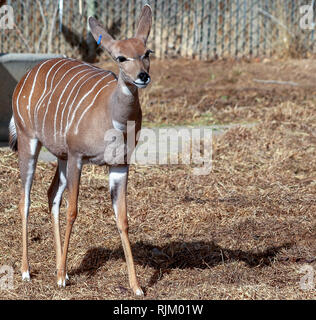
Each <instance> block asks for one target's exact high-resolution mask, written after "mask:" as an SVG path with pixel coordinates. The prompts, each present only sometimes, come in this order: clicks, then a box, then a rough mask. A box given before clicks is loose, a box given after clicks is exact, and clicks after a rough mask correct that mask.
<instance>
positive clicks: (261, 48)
mask: <svg viewBox="0 0 316 320" xmlns="http://www.w3.org/2000/svg"><path fill="white" fill-rule="evenodd" d="M4 2H6V4H8V5H11V6H12V7H13V9H14V15H15V16H14V21H15V24H14V29H12V30H5V29H2V30H0V41H1V42H0V52H2V53H7V52H18V53H21V52H28V53H62V54H65V55H67V56H70V57H76V58H81V59H84V60H94V58H95V52H97V53H100V49H98V50H96V44H95V41H94V40H93V39H92V37H91V34H90V33H89V30H88V26H87V18H88V16H90V15H93V16H95V17H96V18H98V19H99V20H100V21H101V22H102V23H103V24H104V25H105V26H106V27H107V29H108V31H109V32H110V33H111V34H112V35H113V36H114V37H115V38H116V39H124V38H128V37H132V36H133V34H134V33H135V29H136V27H137V21H138V15H139V13H140V10H141V8H142V6H143V5H144V4H145V3H149V4H150V5H151V6H152V9H153V27H152V32H151V37H150V41H149V44H148V46H149V47H150V48H151V49H153V50H154V51H155V56H156V57H158V58H171V57H179V56H181V57H189V58H198V59H213V58H217V57H227V56H229V57H231V56H249V55H250V56H251V55H252V56H261V55H272V54H275V53H278V54H290V55H291V56H293V55H294V56H295V55H299V56H302V55H303V56H306V55H308V54H309V53H313V52H314V42H315V40H314V30H313V28H312V29H311V30H302V28H301V27H300V21H301V19H302V17H303V14H302V12H301V11H300V8H301V6H303V5H312V6H314V0H313V1H312V0H309V1H307V0H278V1H273V0H190V1H189V0H168V1H165V0H156V1H154V0H152V1H143V0H120V1H118V0H98V1H94V0H67V1H66V0H14V1H10V0H7V1H4V0H2V3H4Z"/></svg>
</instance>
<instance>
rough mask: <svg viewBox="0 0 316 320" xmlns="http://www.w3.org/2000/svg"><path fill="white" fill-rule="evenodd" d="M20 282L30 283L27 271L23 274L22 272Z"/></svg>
mask: <svg viewBox="0 0 316 320" xmlns="http://www.w3.org/2000/svg"><path fill="white" fill-rule="evenodd" d="M22 280H23V281H31V277H30V272H29V271H28V270H27V271H25V272H22Z"/></svg>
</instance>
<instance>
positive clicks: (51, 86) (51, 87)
mask: <svg viewBox="0 0 316 320" xmlns="http://www.w3.org/2000/svg"><path fill="white" fill-rule="evenodd" d="M71 61H72V60H67V61H66V62H65V63H63V64H62V65H61V66H60V67H59V68H58V69H57V70H56V72H55V74H54V76H53V77H52V80H51V82H50V89H49V91H48V92H47V93H46V95H45V97H43V100H42V101H41V104H42V102H43V101H44V100H45V99H46V97H48V95H49V94H50V93H51V91H52V89H53V83H54V80H55V77H56V75H57V73H58V71H59V70H60V69H61V68H62V67H63V66H64V65H66V64H68V63H69V62H71ZM41 104H40V105H39V107H38V108H40V106H41ZM47 112H48V108H47V107H46V111H45V114H44V118H43V123H42V135H43V136H44V127H45V119H46V116H47ZM44 137H45V136H44Z"/></svg>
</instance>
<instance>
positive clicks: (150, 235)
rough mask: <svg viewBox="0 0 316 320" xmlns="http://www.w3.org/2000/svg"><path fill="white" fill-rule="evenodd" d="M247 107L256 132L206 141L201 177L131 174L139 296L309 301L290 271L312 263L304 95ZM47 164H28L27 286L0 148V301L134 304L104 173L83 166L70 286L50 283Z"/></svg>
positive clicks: (14, 170)
mask: <svg viewBox="0 0 316 320" xmlns="http://www.w3.org/2000/svg"><path fill="white" fill-rule="evenodd" d="M298 96H299V97H301V95H300V94H298ZM223 109H225V108H223ZM253 110H254V111H255V112H256V115H257V116H258V117H257V118H256V120H257V122H259V123H258V125H257V126H255V127H253V128H244V127H240V126H238V127H235V128H232V129H230V130H229V131H228V132H226V134H224V135H223V136H221V137H219V138H217V139H214V145H213V169H212V172H211V174H209V175H207V176H193V175H192V170H191V168H190V167H186V166H180V165H179V166H175V165H173V166H152V167H145V166H132V167H131V174H130V183H129V191H128V199H129V202H128V210H129V215H130V217H129V224H130V239H131V242H132V246H133V252H134V256H135V261H136V268H137V273H138V275H139V278H140V281H141V284H142V286H143V287H144V289H145V292H146V296H145V298H144V299H313V298H315V296H314V291H303V290H301V289H300V286H299V281H300V278H301V276H302V275H303V274H300V273H299V270H300V268H301V267H302V266H303V265H304V264H309V265H312V266H314V267H316V250H315V237H316V223H315V221H316V220H315V212H316V188H315V177H316V150H315V141H316V134H315V132H316V121H315V120H316V119H315V117H316V104H315V99H314V97H313V96H309V95H308V94H306V95H305V96H304V98H298V99H297V100H294V101H293V102H291V101H277V102H275V103H273V104H271V105H269V106H266V105H265V104H264V103H260V102H258V103H257V105H256V108H254V107H253ZM222 112H228V111H227V109H226V110H223V111H222ZM219 113H220V112H219ZM238 115H240V114H239V113H238V112H237V113H236V116H238ZM238 119H239V120H242V119H243V117H242V115H241V116H240V117H239V118H238ZM54 169H55V165H53V164H50V163H49V164H46V163H39V165H38V168H37V173H36V179H35V184H34V188H33V193H32V200H33V201H32V208H31V215H30V224H29V239H30V241H29V256H30V264H31V275H32V281H31V282H30V283H23V282H22V281H21V279H20V274H19V268H20V258H21V223H20V217H19V215H18V212H17V205H18V200H19V199H18V197H17V195H18V194H19V178H18V164H17V157H16V155H15V154H12V153H10V152H9V151H0V190H1V193H0V230H1V231H0V248H1V249H0V250H1V251H0V265H5V264H7V265H10V266H13V268H14V270H15V278H14V289H13V290H9V291H0V298H2V299H133V298H134V296H133V295H132V293H131V291H130V290H129V289H128V279H127V271H126V264H125V260H124V256H123V251H122V247H121V243H120V237H119V235H118V232H117V229H116V225H115V221H114V217H113V212H112V209H111V204H110V196H109V192H108V186H107V176H106V171H107V170H106V169H105V168H99V167H92V166H87V167H85V168H84V172H83V177H82V184H81V190H80V212H79V216H78V219H77V221H76V223H75V226H74V232H73V235H72V238H71V243H70V249H69V264H68V269H69V274H70V284H69V286H67V288H66V289H62V290H60V289H58V288H57V287H56V284H55V275H54V271H55V253H54V246H53V234H52V224H51V217H50V216H49V215H48V213H47V198H46V190H47V189H48V186H49V183H50V181H51V179H52V177H53V173H54ZM64 207H65V203H64V205H63V210H62V215H61V220H62V228H63V231H64V227H65V223H64V222H65V209H64Z"/></svg>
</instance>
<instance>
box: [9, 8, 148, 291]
mask: <svg viewBox="0 0 316 320" xmlns="http://www.w3.org/2000/svg"><path fill="white" fill-rule="evenodd" d="M151 17H152V13H151V8H150V7H149V6H148V5H146V6H145V7H144V8H143V10H142V13H141V16H140V20H139V24H138V29H137V32H136V35H135V38H132V39H127V40H123V41H116V40H114V39H113V38H112V37H111V36H110V35H109V34H108V33H107V32H106V31H105V30H104V28H103V27H102V25H101V24H99V23H98V22H97V21H96V19H94V18H92V17H90V18H89V24H90V28H91V32H92V34H93V36H94V38H95V39H96V40H100V39H102V40H101V41H102V42H101V45H102V46H103V47H104V48H105V49H106V50H107V52H108V53H109V54H110V56H111V57H112V58H113V59H114V60H115V61H116V62H117V63H118V64H119V68H120V73H119V76H118V77H117V76H116V75H115V74H113V73H112V72H110V71H105V70H103V69H100V68H97V67H95V66H92V65H89V64H87V63H84V62H81V61H77V60H74V59H68V58H64V59H63V58H58V59H50V60H46V61H44V62H42V63H40V64H38V65H37V66H36V67H34V68H33V69H32V70H30V71H29V72H28V73H27V74H26V75H25V76H24V77H23V78H22V79H21V81H20V82H19V84H18V85H17V87H16V89H15V91H14V94H13V105H12V108H13V117H12V119H11V123H10V128H9V129H10V146H11V148H12V149H13V150H18V156H19V166H20V175H21V181H22V196H21V200H20V205H19V211H20V214H21V217H22V237H23V255H22V266H21V271H22V278H23V279H24V280H29V279H30V272H29V264H28V250H27V249H28V246H27V221H28V216H29V206H30V192H31V187H32V181H33V176H34V172H35V168H36V162H37V158H38V154H39V152H40V149H41V146H45V147H46V148H47V149H48V150H49V151H51V152H52V153H53V154H54V155H55V156H56V157H57V159H58V166H57V170H56V173H55V176H54V179H53V181H52V184H51V186H50V188H49V190H48V203H49V210H50V212H51V213H52V216H53V219H52V220H53V228H54V238H55V249H56V267H57V284H58V285H59V286H65V285H66V280H67V273H66V261H67V251H68V245H69V240H70V234H71V231H72V226H73V223H74V221H75V219H76V216H77V211H78V209H77V208H78V206H77V202H78V190H79V184H80V175H81V170H82V166H83V164H84V163H87V162H90V163H94V164H97V165H109V167H110V174H109V181H110V191H111V198H112V204H113V208H114V212H115V216H116V220H117V226H118V230H119V232H120V236H121V240H122V245H123V249H124V253H125V257H126V261H127V267H128V274H129V281H130V286H131V288H132V290H133V291H134V293H135V294H137V295H142V294H143V292H142V289H141V288H140V286H139V283H138V281H137V278H136V272H135V267H134V261H133V257H132V252H131V246H130V242H129V239H128V223H127V212H126V188H127V178H128V164H127V162H126V163H124V164H120V165H113V164H112V163H108V161H107V160H106V157H105V152H106V144H105V141H104V137H105V133H106V132H107V131H108V130H119V131H120V132H122V133H123V134H124V142H125V139H126V126H127V121H134V123H135V131H136V135H135V136H137V132H138V131H139V130H140V129H141V120H142V113H141V108H140V104H139V99H138V88H144V87H146V86H147V85H148V83H149V82H150V77H149V74H148V72H149V54H150V52H151V51H150V50H148V49H147V48H146V41H147V38H148V36H149V32H150V28H151ZM136 143H137V140H136V139H135V145H136ZM131 151H132V150H131ZM66 187H67V188H68V191H69V199H68V203H69V204H68V209H67V225H66V233H65V240H64V244H63V246H62V244H61V237H60V231H59V209H60V205H61V201H62V195H63V192H64V190H65V189H66Z"/></svg>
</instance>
